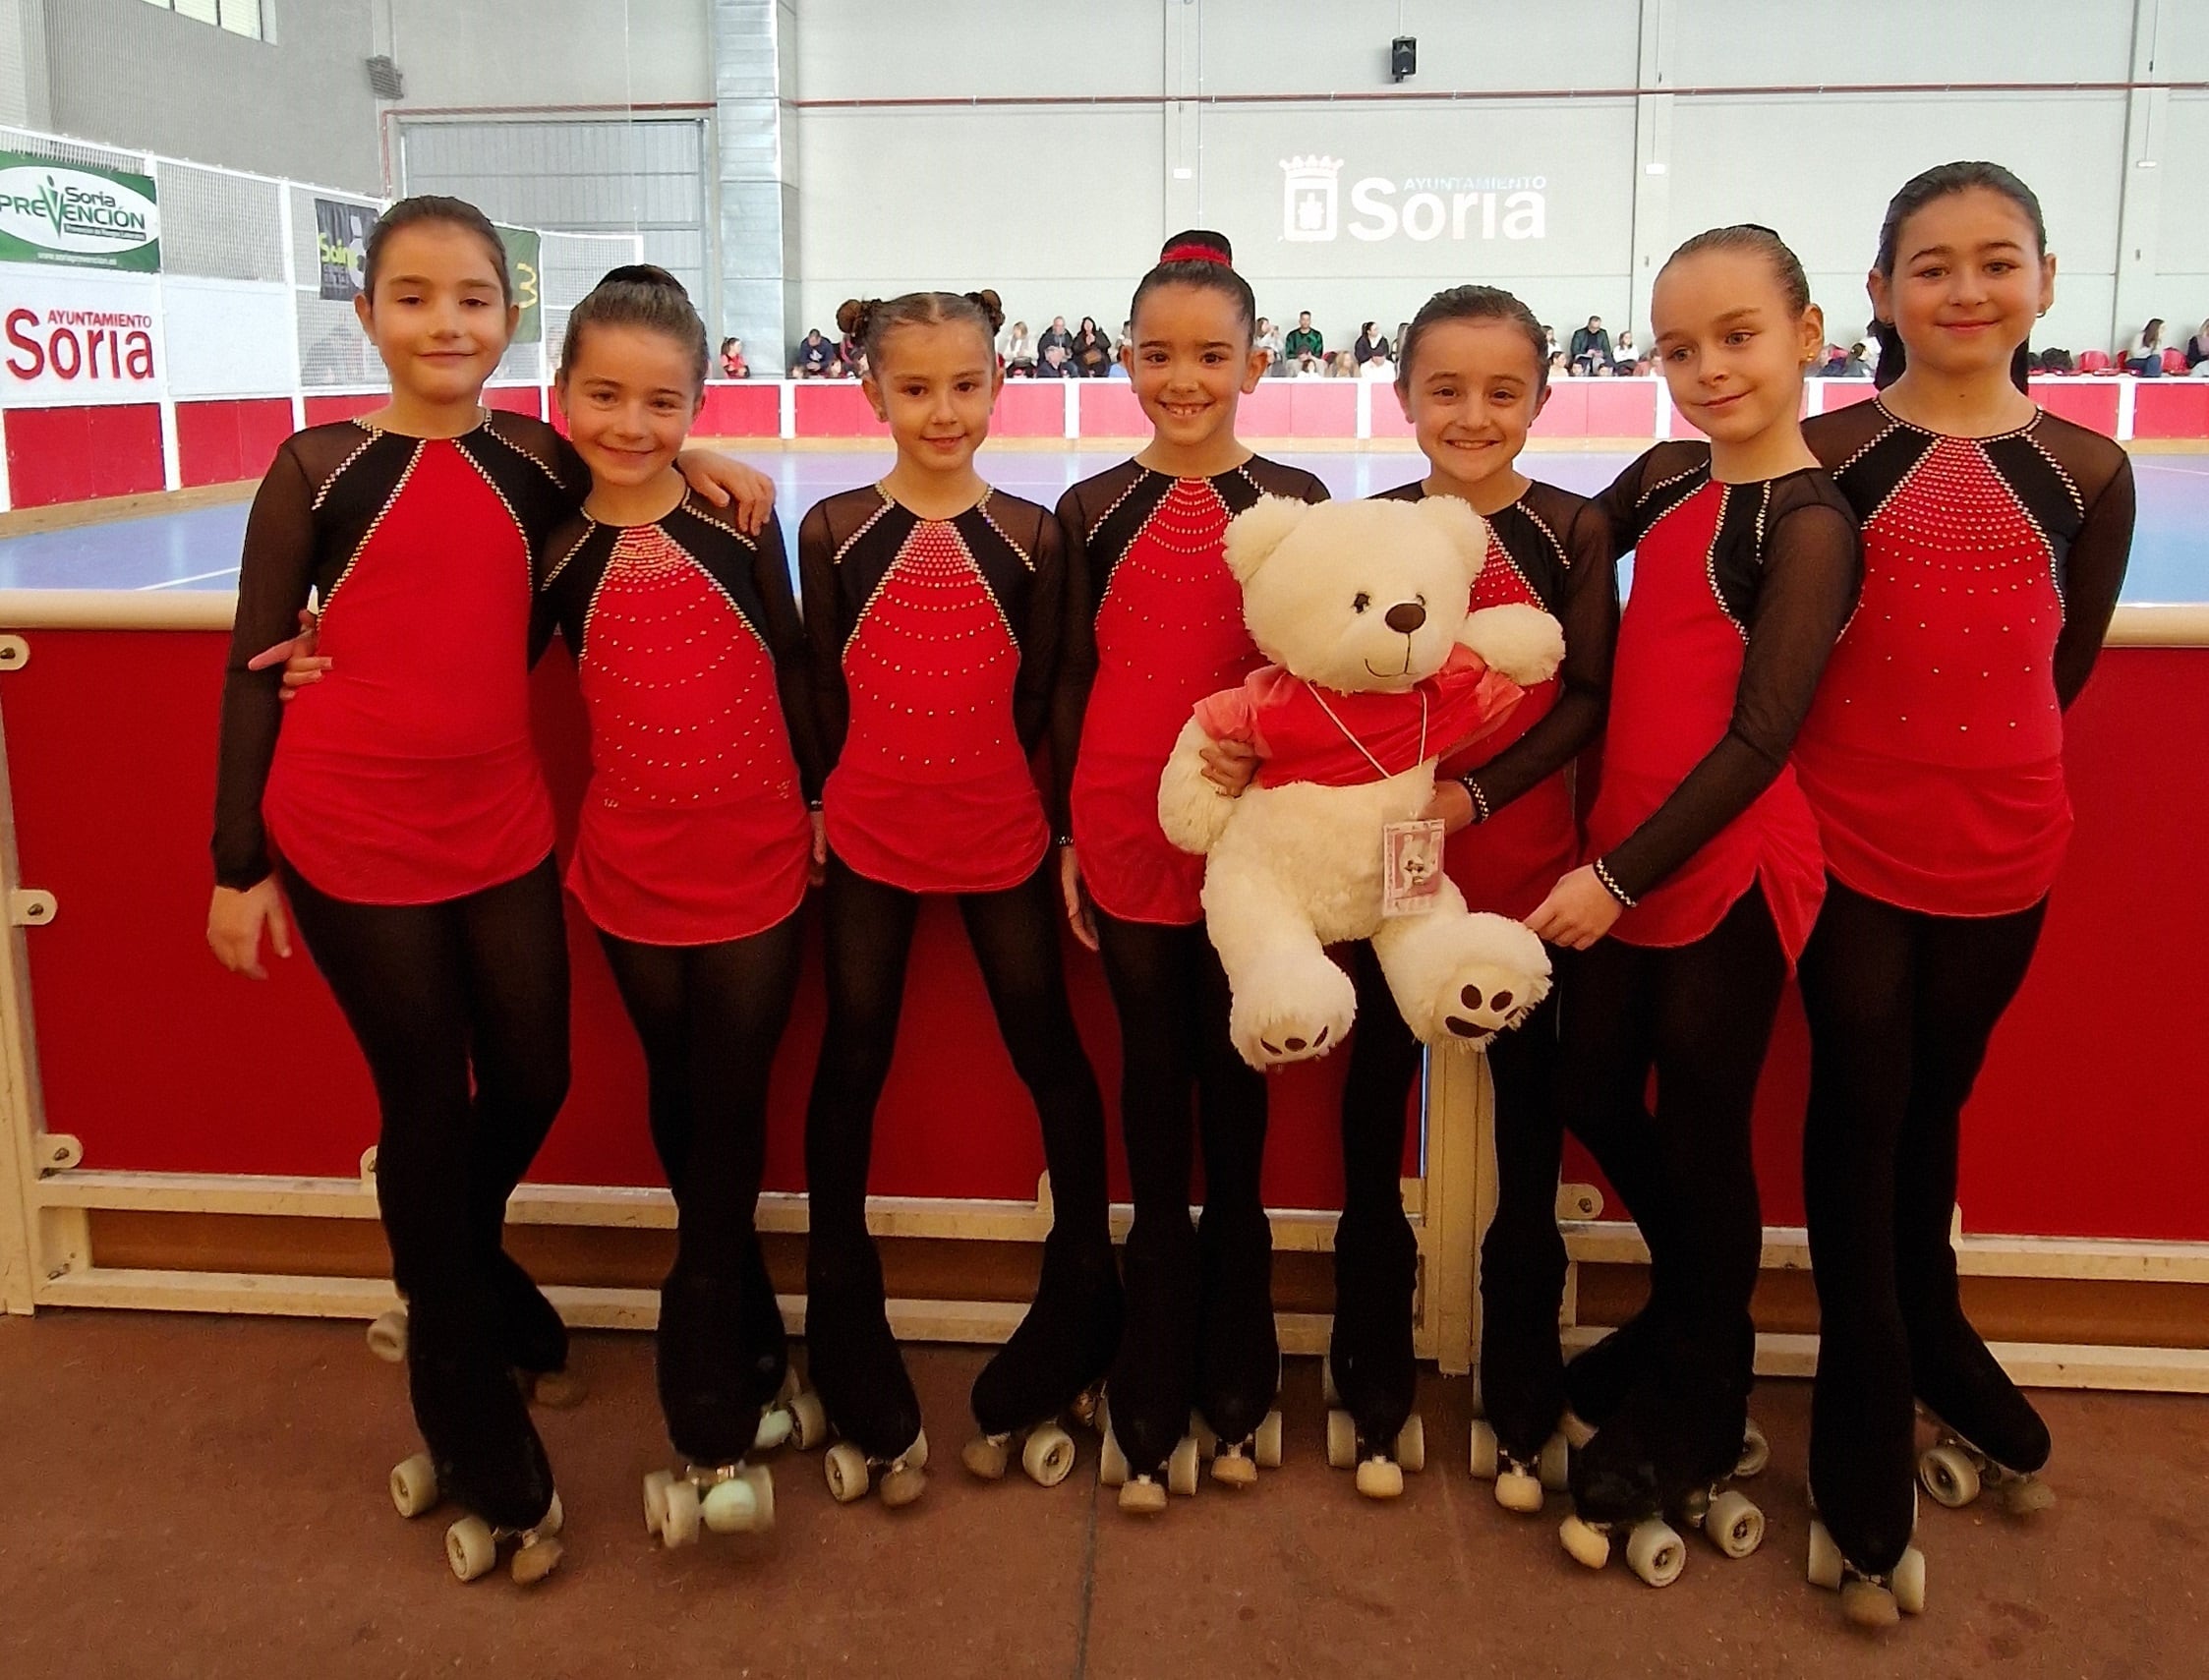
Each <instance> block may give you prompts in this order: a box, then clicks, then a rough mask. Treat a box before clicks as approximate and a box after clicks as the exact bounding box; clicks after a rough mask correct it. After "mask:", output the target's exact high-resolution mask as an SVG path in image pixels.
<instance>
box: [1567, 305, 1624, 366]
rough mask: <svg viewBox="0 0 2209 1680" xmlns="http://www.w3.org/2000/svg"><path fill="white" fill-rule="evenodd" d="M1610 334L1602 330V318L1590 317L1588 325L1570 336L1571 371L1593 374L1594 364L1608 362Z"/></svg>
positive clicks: (1610, 358) (1597, 316)
mask: <svg viewBox="0 0 2209 1680" xmlns="http://www.w3.org/2000/svg"><path fill="white" fill-rule="evenodd" d="M1613 359H1614V358H1613V357H1612V356H1611V353H1610V334H1609V333H1607V332H1605V331H1604V330H1603V318H1602V317H1601V316H1599V315H1592V316H1590V317H1589V318H1588V324H1587V325H1586V326H1584V327H1582V328H1581V329H1580V330H1579V331H1578V332H1576V333H1574V334H1573V335H1572V354H1571V357H1570V361H1571V362H1572V371H1573V372H1574V373H1576V374H1593V373H1594V372H1595V371H1596V364H1597V363H1599V362H1609V361H1612V360H1613Z"/></svg>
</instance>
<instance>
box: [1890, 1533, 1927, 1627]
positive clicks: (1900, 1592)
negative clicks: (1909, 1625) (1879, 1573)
mask: <svg viewBox="0 0 2209 1680" xmlns="http://www.w3.org/2000/svg"><path fill="white" fill-rule="evenodd" d="M1894 1607H1895V1608H1896V1609H1898V1610H1900V1611H1901V1612H1902V1614H1904V1615H1905V1616H1922V1615H1924V1614H1925V1553H1923V1552H1922V1551H1920V1550H1918V1548H1917V1547H1916V1546H1905V1547H1904V1548H1903V1550H1902V1561H1901V1562H1899V1563H1897V1564H1896V1565H1895V1566H1894Z"/></svg>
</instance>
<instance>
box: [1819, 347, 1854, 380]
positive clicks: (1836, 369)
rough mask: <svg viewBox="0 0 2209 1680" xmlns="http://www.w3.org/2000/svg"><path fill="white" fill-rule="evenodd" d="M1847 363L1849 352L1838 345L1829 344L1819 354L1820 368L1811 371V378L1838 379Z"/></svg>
mask: <svg viewBox="0 0 2209 1680" xmlns="http://www.w3.org/2000/svg"><path fill="white" fill-rule="evenodd" d="M1847 361H1848V352H1847V351H1845V350H1843V349H1842V348H1841V347H1840V346H1839V345H1838V344H1829V345H1827V346H1826V348H1825V349H1824V350H1823V351H1821V352H1820V353H1819V357H1818V366H1817V367H1815V368H1813V369H1811V371H1810V377H1812V378H1814V379H1837V378H1839V377H1841V369H1842V367H1843V366H1844V365H1845V364H1846V363H1847Z"/></svg>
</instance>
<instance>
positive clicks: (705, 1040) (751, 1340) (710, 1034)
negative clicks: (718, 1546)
mask: <svg viewBox="0 0 2209 1680" xmlns="http://www.w3.org/2000/svg"><path fill="white" fill-rule="evenodd" d="M798 925H799V919H798V917H797V916H795V915H791V916H787V917H785V919H784V920H783V921H781V922H779V923H777V924H776V925H775V926H774V927H771V928H768V929H766V930H764V931H763V932H760V933H756V934H753V935H751V936H750V937H748V938H745V939H735V940H728V941H726V942H724V943H721V944H717V945H693V946H662V945H636V944H632V943H631V942H629V941H627V940H623V939H616V938H614V937H613V936H612V935H610V934H605V933H602V934H601V935H600V940H601V943H602V944H603V945H604V946H605V948H606V956H607V961H608V963H609V964H610V966H611V968H612V970H613V980H614V984H615V985H616V986H617V987H619V989H620V992H621V1001H622V1003H623V1004H624V1005H625V1006H627V1009H628V1012H629V1018H630V1020H631V1021H633V1022H634V1023H635V1025H636V1029H637V1037H638V1038H639V1039H640V1040H641V1041H642V1042H643V1045H644V1059H645V1071H646V1075H647V1081H648V1082H647V1089H648V1091H649V1098H648V1112H649V1114H650V1116H651V1123H652V1142H653V1147H654V1148H655V1149H656V1150H657V1151H658V1152H659V1156H660V1165H661V1167H662V1169H663V1170H664V1171H665V1172H666V1173H667V1176H668V1184H669V1188H671V1189H672V1190H673V1192H674V1198H675V1208H676V1213H677V1219H676V1226H675V1262H674V1265H673V1267H672V1268H671V1269H670V1270H669V1273H668V1278H667V1282H666V1283H665V1284H664V1285H663V1287H662V1289H661V1297H660V1337H659V1356H660V1357H659V1371H660V1397H661V1407H662V1410H663V1412H664V1413H665V1414H666V1417H667V1420H668V1432H669V1436H670V1438H671V1439H672V1440H673V1442H674V1444H675V1447H676V1449H677V1450H678V1451H679V1452H681V1453H682V1454H683V1455H684V1456H685V1457H686V1458H689V1459H690V1460H692V1461H693V1462H694V1463H706V1464H727V1463H731V1462H733V1461H734V1460H736V1459H738V1458H740V1457H742V1455H743V1453H744V1451H745V1449H746V1448H747V1447H748V1446H749V1445H750V1444H751V1439H752V1434H753V1432H754V1431H755V1429H756V1427H757V1425H758V1421H759V1412H760V1408H761V1407H762V1406H763V1405H765V1404H766V1403H767V1402H768V1401H770V1400H772V1399H773V1398H774V1396H775V1392H776V1390H777V1389H778V1388H780V1387H781V1385H782V1380H783V1372H784V1369H785V1343H784V1336H783V1324H782V1317H781V1313H780V1311H779V1309H778V1308H777V1306H776V1304H775V1296H774V1290H773V1286H772V1285H771V1284H770V1283H769V1281H768V1277H767V1268H766V1264H765V1261H764V1259H763V1258H762V1256H761V1254H760V1248H759V1236H758V1232H757V1230H756V1228H755V1226H754V1216H755V1213H756V1210H757V1206H758V1202H759V1187H760V1178H761V1175H762V1174H763V1172H764V1171H765V1167H766V1157H767V1080H768V1073H769V1072H770V1070H771V1069H772V1067H773V1065H774V1061H775V1047H776V1046H777V1044H779V1043H780V1042H781V1041H782V1036H783V1027H784V1024H785V1022H786V1021H787V1020H788V1018H789V1013H790V994H791V992H792V990H793V988H794V987H795V985H796V983H797V967H798Z"/></svg>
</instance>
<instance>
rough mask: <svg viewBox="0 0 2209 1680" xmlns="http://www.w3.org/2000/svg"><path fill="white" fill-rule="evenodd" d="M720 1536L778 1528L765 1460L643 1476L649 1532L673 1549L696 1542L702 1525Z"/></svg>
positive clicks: (689, 1467)
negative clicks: (762, 1462) (758, 1462)
mask: <svg viewBox="0 0 2209 1680" xmlns="http://www.w3.org/2000/svg"><path fill="white" fill-rule="evenodd" d="M701 1525H703V1526H704V1527H705V1528H708V1529H711V1530H712V1531H713V1532H714V1533H715V1534H717V1535H759V1534H765V1533H766V1532H767V1531H768V1530H769V1529H772V1528H773V1527H774V1526H775V1483H774V1480H773V1478H772V1477H769V1476H768V1474H767V1467H766V1466H765V1465H763V1464H746V1463H744V1462H743V1461H742V1460H741V1459H739V1460H737V1461H736V1462H735V1463H734V1464H722V1465H697V1464H688V1463H685V1464H684V1465H683V1466H682V1467H681V1468H680V1469H678V1470H673V1471H666V1470H656V1471H654V1472H653V1473H652V1474H651V1475H650V1476H648V1477H645V1478H644V1527H645V1532H646V1533H647V1534H649V1535H652V1536H653V1537H655V1538H656V1539H658V1540H659V1541H660V1543H661V1544H662V1545H664V1546H666V1547H667V1548H668V1549H669V1551H673V1550H675V1549H676V1548H677V1547H678V1546H686V1545H695V1544H697V1542H698V1532H699V1528H700V1526H701Z"/></svg>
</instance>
